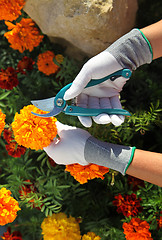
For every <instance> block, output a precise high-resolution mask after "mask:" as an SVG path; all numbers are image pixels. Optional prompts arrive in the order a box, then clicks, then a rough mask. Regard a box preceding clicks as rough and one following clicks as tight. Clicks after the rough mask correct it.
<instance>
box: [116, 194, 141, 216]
mask: <svg viewBox="0 0 162 240" xmlns="http://www.w3.org/2000/svg"><path fill="white" fill-rule="evenodd" d="M114 198H115V199H116V200H114V201H113V204H114V205H115V206H117V212H118V213H123V215H124V216H126V217H129V216H136V215H137V214H138V212H141V211H142V207H141V205H140V201H141V200H142V199H141V198H137V196H136V194H134V193H132V194H131V195H124V197H123V196H122V195H121V194H118V195H117V196H115V197H114Z"/></svg>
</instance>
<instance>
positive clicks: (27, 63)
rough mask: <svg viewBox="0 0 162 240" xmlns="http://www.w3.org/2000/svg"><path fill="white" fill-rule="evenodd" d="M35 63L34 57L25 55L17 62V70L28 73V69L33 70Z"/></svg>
mask: <svg viewBox="0 0 162 240" xmlns="http://www.w3.org/2000/svg"><path fill="white" fill-rule="evenodd" d="M34 63H35V62H34V61H33V59H32V58H29V57H27V56H24V57H23V58H22V59H21V60H20V61H19V62H18V64H17V71H18V72H20V73H22V74H26V70H27V71H31V70H32V69H33V65H34Z"/></svg>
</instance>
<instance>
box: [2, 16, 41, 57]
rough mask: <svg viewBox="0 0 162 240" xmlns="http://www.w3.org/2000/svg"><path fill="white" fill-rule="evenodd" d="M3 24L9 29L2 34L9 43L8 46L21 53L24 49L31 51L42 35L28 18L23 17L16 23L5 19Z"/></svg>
mask: <svg viewBox="0 0 162 240" xmlns="http://www.w3.org/2000/svg"><path fill="white" fill-rule="evenodd" d="M5 24H6V25H7V26H8V30H11V31H9V32H6V33H5V34H4V36H5V37H6V38H7V39H8V41H9V43H10V44H11V45H10V47H12V48H13V49H15V50H18V51H19V52H21V53H22V52H24V51H25V50H29V51H30V52H31V51H32V50H33V49H34V47H37V46H38V45H39V44H40V42H41V41H42V39H43V37H44V36H43V35H40V31H39V30H38V28H37V27H36V25H35V23H34V22H33V21H32V19H30V18H23V19H22V20H21V21H20V22H19V23H16V25H14V24H13V23H11V22H7V21H5Z"/></svg>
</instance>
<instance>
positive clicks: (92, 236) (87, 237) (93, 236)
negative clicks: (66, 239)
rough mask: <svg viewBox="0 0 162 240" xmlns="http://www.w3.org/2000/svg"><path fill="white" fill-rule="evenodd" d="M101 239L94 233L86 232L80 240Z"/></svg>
mask: <svg viewBox="0 0 162 240" xmlns="http://www.w3.org/2000/svg"><path fill="white" fill-rule="evenodd" d="M100 239H101V238H100V237H99V236H97V235H96V234H95V233H94V232H88V233H87V234H84V235H83V237H82V240H100Z"/></svg>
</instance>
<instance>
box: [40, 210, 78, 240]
mask: <svg viewBox="0 0 162 240" xmlns="http://www.w3.org/2000/svg"><path fill="white" fill-rule="evenodd" d="M41 228H42V234H43V239H44V240H51V239H55V240H61V239H64V240H81V235H80V228H79V224H78V223H77V221H76V219H75V218H74V217H71V216H70V217H69V218H68V217H67V216H66V214H65V213H56V214H55V213H54V214H52V216H48V217H47V218H45V219H44V220H43V222H42V224H41Z"/></svg>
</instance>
